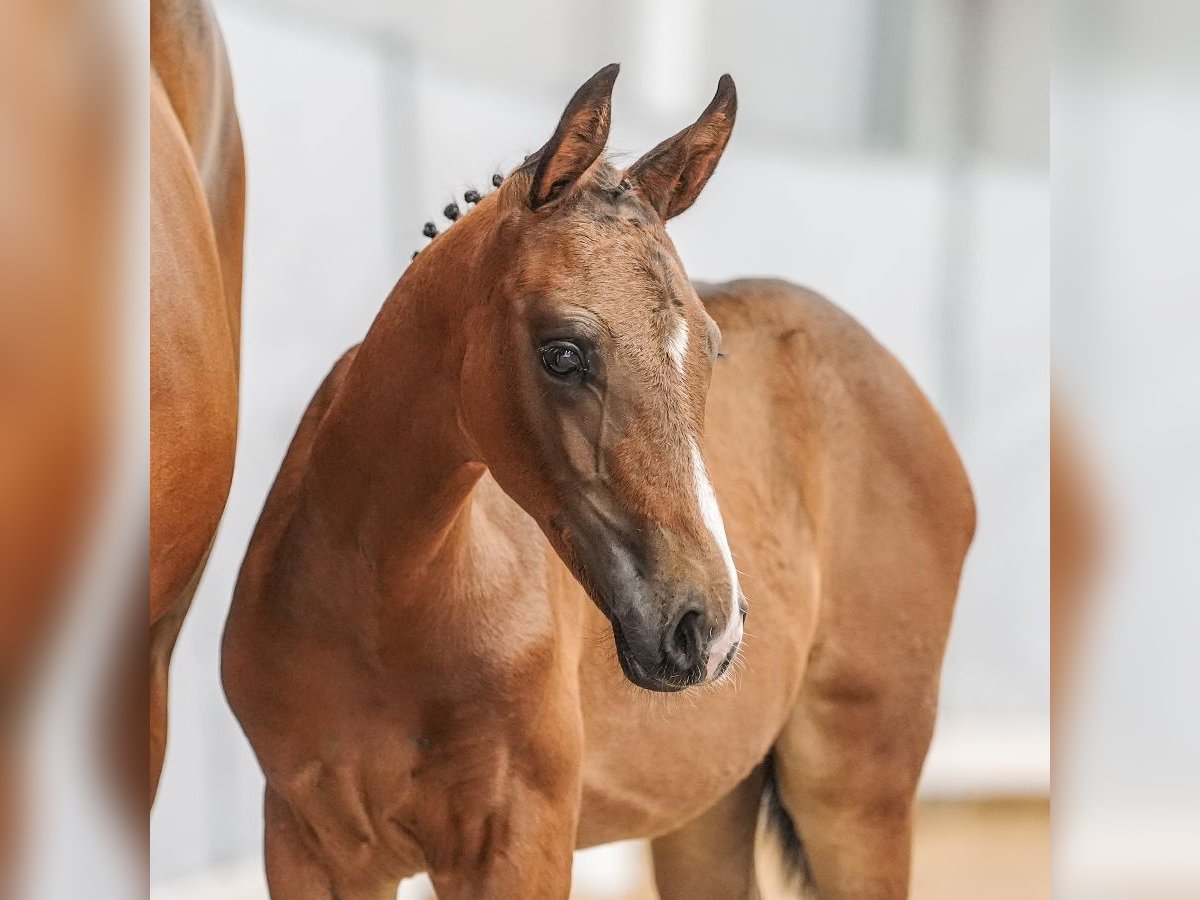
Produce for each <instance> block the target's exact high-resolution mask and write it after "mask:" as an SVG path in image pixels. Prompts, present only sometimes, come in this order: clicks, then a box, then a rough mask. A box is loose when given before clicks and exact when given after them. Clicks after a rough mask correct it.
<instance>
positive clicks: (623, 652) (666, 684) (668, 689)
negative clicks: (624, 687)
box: [609, 616, 732, 694]
mask: <svg viewBox="0 0 1200 900" xmlns="http://www.w3.org/2000/svg"><path fill="white" fill-rule="evenodd" d="M609 621H610V622H611V623H612V630H613V640H614V642H615V643H616V645H617V662H618V663H620V665H621V671H622V672H624V673H625V677H626V678H628V679H629V680H630V681H632V682H633V683H634V684H635V685H637V686H638V687H640V688H643V689H644V690H647V691H656V692H658V693H660V694H674V693H677V692H679V691H682V690H685V689H687V688H689V687H693V686H695V685H697V684H700V683H701V682H703V681H704V669H705V664H704V662H703V661H702V662H701V663H700V665H698V666H696V667H695V668H694V669H692V671H690V672H688V673H687V674H686V675H685V676H683V677H679V676H672V675H667V674H664V673H662V672H652V671H647V670H646V669H645V667H643V666H642V664H641V663H640V662H638V660H637V657H635V656H634V655H633V652H632V651H631V650H630V648H629V641H628V639H627V638H626V637H625V629H624V627H623V626H622V625H621V620H620V619H618V618H617V617H616V616H609ZM731 656H732V654H731ZM727 664H728V661H726V663H722V666H721V671H724V670H725V666H726V665H727Z"/></svg>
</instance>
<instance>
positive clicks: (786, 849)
mask: <svg viewBox="0 0 1200 900" xmlns="http://www.w3.org/2000/svg"><path fill="white" fill-rule="evenodd" d="M765 766H766V784H764V785H763V806H762V828H763V830H764V831H766V832H767V833H769V834H770V835H771V837H772V838H773V839H774V840H775V842H776V847H777V849H778V852H779V856H780V862H781V863H782V866H783V874H784V877H786V878H787V880H788V881H790V882H792V883H793V884H796V885H798V886H799V887H800V888H801V889H803V890H806V891H808V890H812V888H813V877H812V866H811V865H810V863H809V861H808V854H807V853H806V852H805V851H804V843H803V842H802V841H801V840H800V833H799V832H798V831H796V823H795V822H794V821H793V820H792V816H791V813H789V812H788V811H787V809H786V808H784V805H783V799H782V798H781V797H780V795H779V782H778V781H776V779H775V755H774V754H771V755H769V756H768V757H767V760H766V763H765Z"/></svg>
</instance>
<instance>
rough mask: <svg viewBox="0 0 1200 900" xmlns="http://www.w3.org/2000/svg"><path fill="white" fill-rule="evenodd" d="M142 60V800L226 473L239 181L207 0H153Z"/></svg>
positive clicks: (159, 757)
mask: <svg viewBox="0 0 1200 900" xmlns="http://www.w3.org/2000/svg"><path fill="white" fill-rule="evenodd" d="M150 68H151V78H150V154H151V159H150V797H151V801H153V797H154V793H155V791H156V789H157V785H158V776H159V773H160V772H161V770H162V761H163V754H164V752H165V750H166V739H167V680H168V667H169V665H170V660H171V652H172V650H173V649H174V646H175V640H176V638H177V637H178V636H179V629H180V627H181V626H182V624H183V619H184V616H185V615H186V614H187V610H188V607H189V606H190V605H191V601H192V595H193V594H194V593H195V590H196V584H197V582H198V581H199V579H200V574H201V572H202V571H203V568H204V562H205V560H206V559H207V558H208V552H209V549H210V548H211V546H212V541H213V537H214V536H215V534H216V530H217V523H218V522H219V521H220V518H221V513H222V512H223V510H224V508H225V500H226V497H227V496H228V493H229V484H230V480H231V478H232V476H233V456H234V445H235V441H236V435H237V403H238V345H239V338H240V330H241V284H242V230H243V214H244V208H245V179H244V169H243V159H242V142H241V132H240V130H239V126H238V120H237V113H236V111H235V109H234V106H233V91H232V86H231V82H230V76H229V67H228V63H227V61H226V59H225V49H224V44H223V43H222V41H221V34H220V30H219V29H218V27H217V23H216V19H215V17H214V16H213V13H212V10H211V9H210V8H209V6H208V4H207V2H206V0H152V2H151V4H150ZM143 671H144V670H143ZM143 677H144V676H143Z"/></svg>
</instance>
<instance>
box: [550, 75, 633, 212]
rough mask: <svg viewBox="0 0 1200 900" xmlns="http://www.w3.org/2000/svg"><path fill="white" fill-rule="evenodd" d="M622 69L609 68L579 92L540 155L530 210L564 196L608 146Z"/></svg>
mask: <svg viewBox="0 0 1200 900" xmlns="http://www.w3.org/2000/svg"><path fill="white" fill-rule="evenodd" d="M619 71H621V67H620V66H619V65H618V64H617V63H612V64H610V65H607V66H605V67H604V68H603V69H601V70H600V71H599V72H597V73H596V74H595V75H593V76H592V77H591V78H589V79H588V80H587V81H585V82H584V83H583V85H582V86H581V87H580V88H579V90H577V91H576V92H575V96H574V97H572V98H571V102H570V103H568V104H567V108H566V109H565V110H564V111H563V114H562V119H560V120H559V123H558V127H557V128H556V129H554V134H553V135H551V136H550V140H548V141H547V142H546V146H544V147H543V148H542V149H541V150H539V151H538V152H537V157H538V164H537V169H536V170H534V173H533V185H532V186H531V187H530V189H529V208H530V209H537V208H538V207H540V206H544V205H546V204H547V203H549V202H550V201H551V200H554V199H557V198H558V197H560V196H562V194H563V192H564V191H565V190H566V189H567V188H569V187H570V186H571V185H572V184H574V183H575V181H576V179H578V178H579V176H580V175H582V174H583V173H584V172H586V171H587V170H588V167H590V166H591V164H592V163H594V162H595V161H596V158H597V157H598V156H599V155H600V154H601V153H603V152H604V145H605V144H606V143H608V126H609V121H610V119H611V118H612V116H611V113H612V89H613V82H615V81H616V80H617V73H618V72H619Z"/></svg>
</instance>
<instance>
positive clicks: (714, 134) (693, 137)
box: [628, 75, 737, 221]
mask: <svg viewBox="0 0 1200 900" xmlns="http://www.w3.org/2000/svg"><path fill="white" fill-rule="evenodd" d="M736 117H737V89H736V88H735V87H734V86H733V79H732V78H730V77H729V76H728V75H722V76H721V80H720V81H718V82H717V93H716V94H715V95H714V96H713V98H712V102H710V103H709V104H708V108H707V109H705V110H704V112H702V113H700V118H698V119H697V120H696V121H695V122H693V123H692V124H691V125H689V126H688V127H687V128H685V129H683V131H681V132H679V133H678V134H676V135H675V136H673V137H669V138H667V139H666V140H665V141H663V142H662V143H661V144H659V145H658V146H657V147H655V148H654V149H653V150H651V151H650V152H649V153H647V154H646V155H645V156H643V157H642V158H641V159H639V160H638V161H637V162H635V163H634V164H633V165H632V166H630V167H629V172H628V176H629V179H630V180H631V181H632V182H633V183H634V184H635V185H637V188H638V191H639V193H641V195H642V196H643V197H645V198H646V200H647V201H649V203H650V205H651V206H653V207H654V208H655V210H657V211H658V214H659V215H660V216H662V218H663V220H664V221H665V220H667V219H670V218H672V217H674V216H677V215H679V214H680V213H681V212H683V211H684V210H685V209H687V208H688V207H689V206H691V205H692V204H693V203H695V202H696V197H698V196H699V195H700V191H702V190H703V189H704V185H705V184H707V183H708V179H709V176H710V175H712V173H713V170H714V169H716V167H717V163H718V162H720V160H721V154H722V153H724V152H725V145H726V144H728V143H729V135H730V134H731V133H732V132H733V121H734V119H735V118H736Z"/></svg>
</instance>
